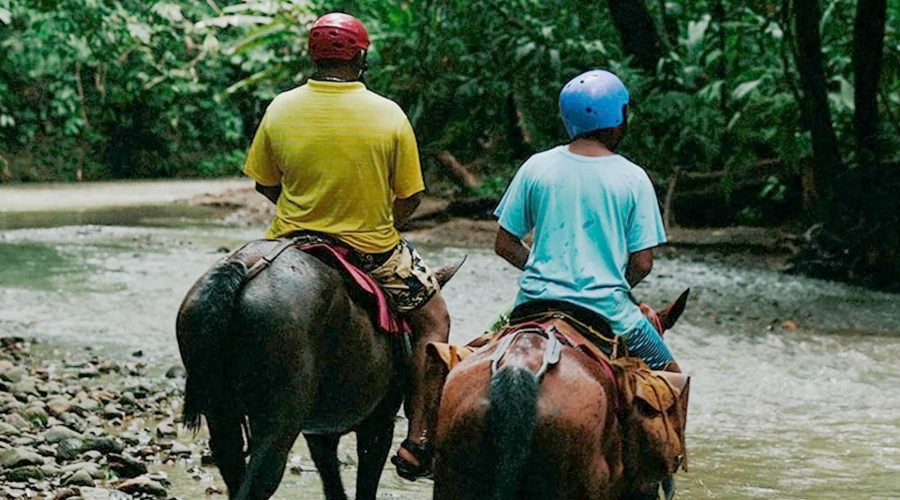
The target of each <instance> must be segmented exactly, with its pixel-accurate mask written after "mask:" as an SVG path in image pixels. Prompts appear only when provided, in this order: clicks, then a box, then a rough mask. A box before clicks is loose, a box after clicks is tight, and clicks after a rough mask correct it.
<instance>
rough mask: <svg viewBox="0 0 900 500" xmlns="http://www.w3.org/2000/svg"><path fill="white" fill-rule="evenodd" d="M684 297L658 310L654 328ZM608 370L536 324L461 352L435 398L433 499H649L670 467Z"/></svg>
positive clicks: (666, 322)
mask: <svg viewBox="0 0 900 500" xmlns="http://www.w3.org/2000/svg"><path fill="white" fill-rule="evenodd" d="M687 293H688V292H685V293H683V294H682V295H681V297H679V298H678V300H676V301H675V302H674V303H673V304H672V305H670V306H669V307H667V308H666V309H665V310H663V311H662V312H660V313H659V318H658V322H657V324H658V325H661V327H662V328H663V329H667V328H669V327H671V326H672V325H673V324H674V323H675V321H676V320H677V319H678V317H679V316H680V315H681V313H682V312H683V310H684V305H685V302H686V300H687ZM653 319H654V318H651V320H653ZM509 337H510V335H507V337H506V338H509ZM504 349H505V354H504V355H503V356H502V358H501V357H499V356H495V352H500V351H502V350H504ZM554 351H555V353H554ZM554 356H556V358H555V360H554V359H553V358H554ZM548 361H549V362H548ZM556 361H558V362H556ZM492 365H494V366H493V367H492ZM612 369H613V370H612V371H616V373H615V374H614V373H613V372H612V371H611V370H610V365H606V368H604V365H602V364H601V363H598V362H597V361H595V360H594V359H591V357H589V356H588V355H587V354H585V353H584V352H582V351H580V350H578V349H576V348H574V347H571V346H563V345H562V344H560V343H559V342H558V341H557V339H556V338H555V337H554V336H552V335H551V336H549V338H548V336H544V335H541V334H540V332H539V330H536V329H535V330H530V331H526V330H522V332H521V333H520V334H518V335H515V336H514V337H513V338H512V339H510V341H508V342H506V345H504V342H502V341H500V342H496V343H494V344H492V345H491V346H490V347H487V348H484V349H482V350H480V351H477V352H476V353H474V354H472V355H471V356H469V357H468V358H466V359H465V360H464V361H462V362H461V363H460V364H459V365H458V366H456V367H455V368H453V370H452V371H450V374H449V376H448V378H447V382H446V385H445V386H444V392H443V396H442V399H441V406H440V412H439V417H438V429H437V440H436V455H435V462H434V466H435V495H434V498H435V499H436V500H472V499H491V500H507V499H535V500H536V499H541V500H550V499H560V500H562V499H574V498H577V499H580V500H590V499H614V498H657V496H656V495H657V489H658V484H659V481H660V480H661V479H663V478H664V477H665V476H666V475H667V472H665V470H666V469H668V470H669V471H671V470H674V467H673V464H672V463H671V460H670V457H662V456H653V453H654V452H653V450H652V449H649V448H650V447H648V446H645V445H646V439H647V437H646V436H645V435H644V431H643V430H642V429H641V424H640V423H638V420H637V419H636V418H634V417H635V412H639V411H643V409H642V408H640V405H638V404H635V402H634V401H633V399H632V397H631V396H628V394H631V393H632V391H629V390H626V389H625V388H623V387H619V386H618V385H617V380H618V379H620V377H619V375H620V373H619V372H618V371H619V370H620V369H621V368H620V367H618V366H617V365H616V364H615V363H613V365H612ZM492 373H493V375H492ZM629 399H632V400H629ZM675 467H677V464H675Z"/></svg>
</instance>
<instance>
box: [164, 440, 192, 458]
mask: <svg viewBox="0 0 900 500" xmlns="http://www.w3.org/2000/svg"><path fill="white" fill-rule="evenodd" d="M191 453H193V452H192V450H191V449H190V447H188V446H187V445H185V444H182V443H179V442H178V441H176V442H174V443H172V448H171V449H170V450H169V456H170V457H189V456H191Z"/></svg>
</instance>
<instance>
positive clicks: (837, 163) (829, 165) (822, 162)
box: [794, 0, 843, 207]
mask: <svg viewBox="0 0 900 500" xmlns="http://www.w3.org/2000/svg"><path fill="white" fill-rule="evenodd" d="M821 17H822V14H821V10H820V8H819V0H794V23H795V26H796V37H797V52H796V54H795V58H796V60H797V70H798V71H799V72H800V81H801V83H802V84H803V89H802V90H803V96H804V99H803V101H804V102H803V104H804V107H805V109H806V113H805V114H806V120H807V126H808V127H809V130H810V133H811V134H812V148H813V161H814V163H815V167H814V168H815V170H814V177H815V179H814V180H815V186H816V196H817V198H818V200H819V205H820V206H823V207H827V206H828V205H829V203H830V201H832V199H833V198H834V196H833V195H834V188H835V187H837V185H836V184H835V180H836V178H837V177H838V175H839V174H840V173H841V171H842V170H843V162H842V161H841V155H840V152H839V151H838V146H837V136H836V135H835V133H834V128H833V127H832V124H831V111H830V110H829V108H828V93H827V90H826V88H825V65H824V62H823V61H822V38H821V35H820V34H819V21H820V18H821Z"/></svg>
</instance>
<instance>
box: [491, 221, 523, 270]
mask: <svg viewBox="0 0 900 500" xmlns="http://www.w3.org/2000/svg"><path fill="white" fill-rule="evenodd" d="M494 251H495V252H497V255H499V256H501V257H503V258H504V259H506V261H507V262H509V263H510V264H512V265H514V266H516V267H517V268H518V269H520V270H522V271H524V270H525V263H527V262H528V256H529V255H530V254H531V249H530V248H528V247H527V246H525V244H524V243H522V240H520V239H519V238H516V236H515V235H514V234H512V233H510V232H509V231H507V230H506V229H503V228H502V227H501V228H500V230H499V231H497V239H496V240H495V241H494Z"/></svg>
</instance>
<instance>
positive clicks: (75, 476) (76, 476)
mask: <svg viewBox="0 0 900 500" xmlns="http://www.w3.org/2000/svg"><path fill="white" fill-rule="evenodd" d="M62 484H63V486H93V485H94V478H92V477H91V474H90V473H89V472H88V471H86V470H79V471H75V472H73V473H71V474H69V475H68V476H66V477H65V478H64V479H63V482H62Z"/></svg>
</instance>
